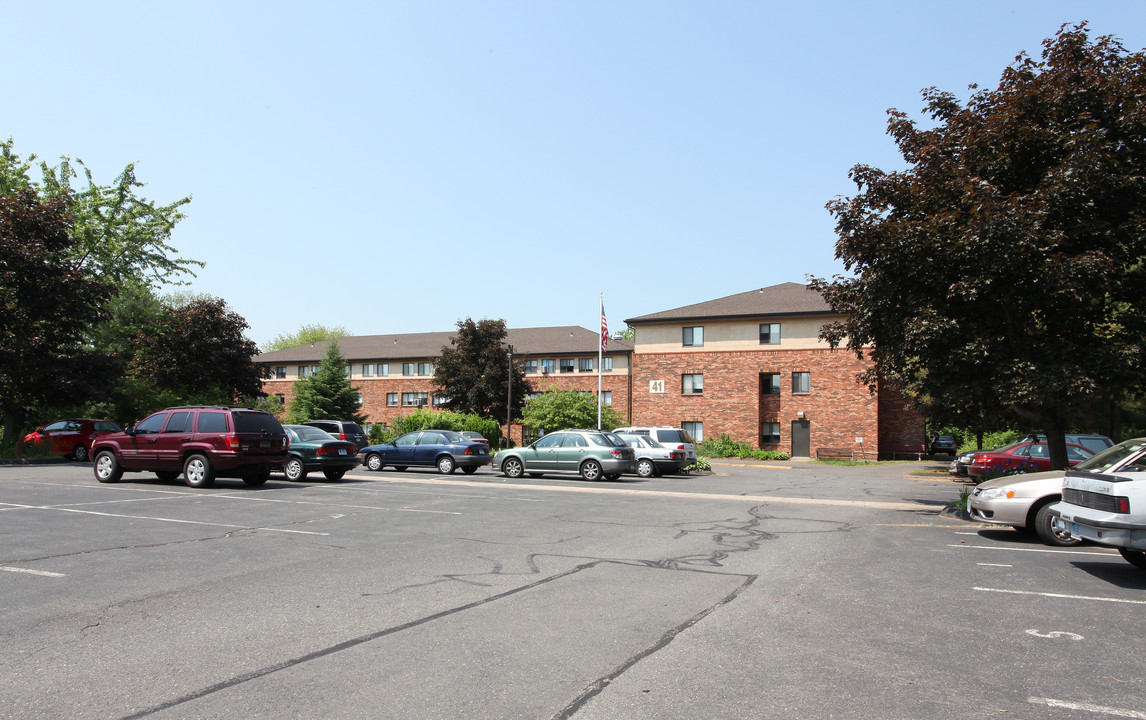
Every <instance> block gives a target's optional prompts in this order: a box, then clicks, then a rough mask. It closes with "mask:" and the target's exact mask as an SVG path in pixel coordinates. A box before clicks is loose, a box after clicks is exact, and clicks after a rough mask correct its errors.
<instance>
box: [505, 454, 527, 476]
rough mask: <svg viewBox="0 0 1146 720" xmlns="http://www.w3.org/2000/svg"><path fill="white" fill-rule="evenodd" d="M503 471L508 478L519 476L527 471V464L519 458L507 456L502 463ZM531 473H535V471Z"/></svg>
mask: <svg viewBox="0 0 1146 720" xmlns="http://www.w3.org/2000/svg"><path fill="white" fill-rule="evenodd" d="M501 472H502V473H503V474H504V475H505V476H506V477H507V478H519V477H521V476H522V475H523V474H524V473H525V465H524V464H523V463H522V462H521V460H520V459H519V458H515V457H511V458H506V459H505V462H503V463H502V464H501ZM529 474H530V475H533V473H529Z"/></svg>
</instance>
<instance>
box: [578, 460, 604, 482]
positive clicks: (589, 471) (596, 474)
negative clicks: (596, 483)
mask: <svg viewBox="0 0 1146 720" xmlns="http://www.w3.org/2000/svg"><path fill="white" fill-rule="evenodd" d="M581 477H583V478H585V479H586V480H600V479H601V463H599V462H597V461H596V460H586V461H585V462H583V463H581Z"/></svg>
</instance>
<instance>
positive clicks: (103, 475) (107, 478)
mask: <svg viewBox="0 0 1146 720" xmlns="http://www.w3.org/2000/svg"><path fill="white" fill-rule="evenodd" d="M92 468H93V469H94V471H95V476H96V480H99V481H100V482H101V483H113V482H119V479H120V478H121V477H123V468H121V467H120V466H119V460H116V459H115V453H114V452H112V451H111V450H102V451H100V453H99V454H98V455H96V459H95V464H93V465H92Z"/></svg>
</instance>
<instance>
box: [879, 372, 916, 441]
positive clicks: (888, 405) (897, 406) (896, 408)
mask: <svg viewBox="0 0 1146 720" xmlns="http://www.w3.org/2000/svg"><path fill="white" fill-rule="evenodd" d="M924 420H925V418H924V417H923V413H922V412H920V411H919V410H918V409H917V408H916V407H915V404H914V403H912V402H911V400H910V398H908V397H906V396H905V395H904V394H903V393H901V392H900V391H899V390H897V389H896V388H894V387H892V386H890V385H888V384H886V383H880V385H879V446H880V450H881V454H882V456H884V457H891V453H892V452H893V451H894V450H895V449H896V448H901V447H909V446H913V445H924V444H926V443H927V432H926V427H925V426H924Z"/></svg>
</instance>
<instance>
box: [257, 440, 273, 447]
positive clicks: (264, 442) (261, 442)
mask: <svg viewBox="0 0 1146 720" xmlns="http://www.w3.org/2000/svg"><path fill="white" fill-rule="evenodd" d="M270 446H271V441H270V440H259V447H261V448H269V447H270Z"/></svg>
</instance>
